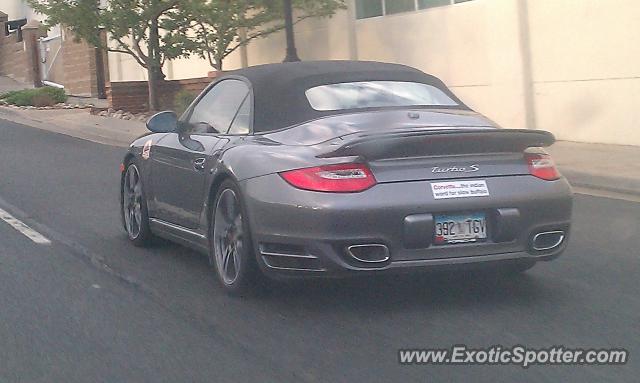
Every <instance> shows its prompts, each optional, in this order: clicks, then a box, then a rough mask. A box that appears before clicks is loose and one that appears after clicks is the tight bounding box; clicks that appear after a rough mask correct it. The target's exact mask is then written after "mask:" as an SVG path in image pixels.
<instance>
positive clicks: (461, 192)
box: [431, 180, 489, 199]
mask: <svg viewBox="0 0 640 383" xmlns="http://www.w3.org/2000/svg"><path fill="white" fill-rule="evenodd" d="M431 191H432V192H433V198H435V199H446V198H467V197H488V196H489V188H487V183H486V181H484V180H469V181H450V182H432V183H431Z"/></svg>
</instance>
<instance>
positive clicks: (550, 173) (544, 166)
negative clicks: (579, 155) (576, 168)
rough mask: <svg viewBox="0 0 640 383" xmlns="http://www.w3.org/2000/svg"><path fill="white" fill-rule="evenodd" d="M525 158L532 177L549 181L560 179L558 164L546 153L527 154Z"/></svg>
mask: <svg viewBox="0 0 640 383" xmlns="http://www.w3.org/2000/svg"><path fill="white" fill-rule="evenodd" d="M524 157H525V159H526V161H527V165H528V166H529V173H531V175H532V176H535V177H538V178H541V179H543V180H547V181H553V180H557V179H558V178H560V172H559V171H558V169H557V168H556V164H555V163H554V162H553V159H552V158H551V156H550V155H548V154H545V153H525V154H524Z"/></svg>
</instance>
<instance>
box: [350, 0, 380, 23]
mask: <svg viewBox="0 0 640 383" xmlns="http://www.w3.org/2000/svg"><path fill="white" fill-rule="evenodd" d="M376 16H382V0H356V18H357V19H366V18H369V17H376Z"/></svg>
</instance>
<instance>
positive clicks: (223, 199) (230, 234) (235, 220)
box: [213, 189, 244, 285]
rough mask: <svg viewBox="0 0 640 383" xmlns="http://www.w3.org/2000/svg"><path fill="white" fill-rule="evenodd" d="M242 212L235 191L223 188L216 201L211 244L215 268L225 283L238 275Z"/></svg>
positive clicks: (239, 268) (240, 256)
mask: <svg viewBox="0 0 640 383" xmlns="http://www.w3.org/2000/svg"><path fill="white" fill-rule="evenodd" d="M242 225H243V223H242V212H241V210H240V203H239V201H238V197H237V196H236V193H235V192H234V191H233V190H231V189H225V190H223V191H222V193H220V196H219V197H218V200H217V203H216V209H215V217H214V221H213V246H214V249H213V250H214V255H215V262H216V268H217V270H218V273H219V275H220V277H221V279H222V281H223V282H224V284H226V285H232V284H233V283H234V282H235V281H236V280H237V279H238V276H239V275H240V270H241V267H242V252H243V249H244V242H243V241H244V230H243V226H242Z"/></svg>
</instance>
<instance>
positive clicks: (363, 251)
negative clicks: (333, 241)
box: [347, 243, 390, 263]
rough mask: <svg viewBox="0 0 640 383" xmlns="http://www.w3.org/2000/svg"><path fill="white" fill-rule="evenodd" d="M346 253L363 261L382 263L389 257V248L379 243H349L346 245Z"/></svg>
mask: <svg viewBox="0 0 640 383" xmlns="http://www.w3.org/2000/svg"><path fill="white" fill-rule="evenodd" d="M347 253H348V254H349V255H350V256H351V257H352V258H353V259H355V260H357V261H359V262H364V263H382V262H386V261H388V260H389V259H390V257H389V248H387V246H385V245H382V244H379V243H372V244H365V245H351V246H349V247H347Z"/></svg>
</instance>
